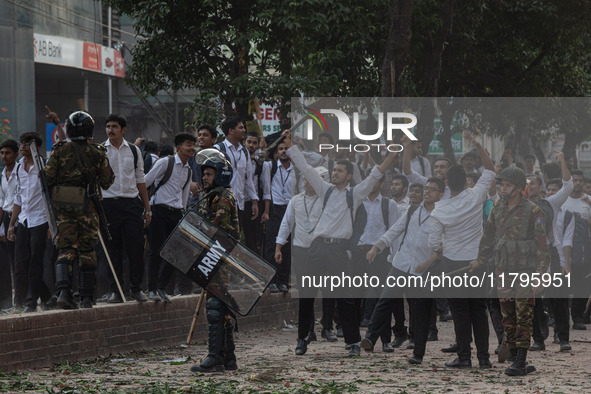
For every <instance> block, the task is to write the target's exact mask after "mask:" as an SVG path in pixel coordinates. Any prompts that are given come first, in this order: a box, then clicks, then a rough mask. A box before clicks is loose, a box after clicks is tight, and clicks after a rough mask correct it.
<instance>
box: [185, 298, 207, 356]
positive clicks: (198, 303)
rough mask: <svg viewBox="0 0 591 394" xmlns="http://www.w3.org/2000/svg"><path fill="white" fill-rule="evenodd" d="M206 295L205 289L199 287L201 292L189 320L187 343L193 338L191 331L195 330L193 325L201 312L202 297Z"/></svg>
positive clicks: (195, 324)
mask: <svg viewBox="0 0 591 394" xmlns="http://www.w3.org/2000/svg"><path fill="white" fill-rule="evenodd" d="M206 295H207V290H205V289H203V288H202V289H201V294H200V295H199V302H197V307H196V308H195V313H194V314H193V321H192V322H191V329H190V330H189V336H188V337H187V345H190V344H191V340H192V339H193V332H195V327H196V326H197V318H198V317H199V312H201V305H202V304H203V299H204V298H205V296H206Z"/></svg>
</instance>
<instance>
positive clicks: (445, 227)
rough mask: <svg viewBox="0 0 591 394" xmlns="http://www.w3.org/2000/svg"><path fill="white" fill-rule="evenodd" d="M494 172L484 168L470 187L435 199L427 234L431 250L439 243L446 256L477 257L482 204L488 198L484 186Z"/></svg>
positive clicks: (457, 259)
mask: <svg viewBox="0 0 591 394" xmlns="http://www.w3.org/2000/svg"><path fill="white" fill-rule="evenodd" d="M495 176H496V174H495V173H494V171H490V170H484V173H483V174H482V176H481V177H480V179H478V182H476V185H475V186H474V187H473V188H470V189H465V190H463V191H462V192H461V193H460V194H458V195H457V196H455V197H450V198H448V199H447V200H443V201H438V202H436V203H435V209H434V210H433V212H432V214H431V217H432V221H431V229H430V234H429V247H430V248H431V250H437V249H439V246H440V245H441V244H442V243H443V256H444V257H446V258H448V259H450V260H455V261H464V260H474V259H476V258H477V257H478V245H479V244H480V238H482V231H483V229H482V205H483V204H484V202H485V201H486V200H487V199H488V189H489V188H490V185H491V184H492V182H493V180H494V179H495Z"/></svg>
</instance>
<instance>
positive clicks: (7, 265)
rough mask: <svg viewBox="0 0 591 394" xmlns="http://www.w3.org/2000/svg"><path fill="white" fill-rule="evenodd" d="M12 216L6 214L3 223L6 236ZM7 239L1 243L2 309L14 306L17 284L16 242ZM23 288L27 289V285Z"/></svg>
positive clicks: (0, 306) (0, 277) (0, 301)
mask: <svg viewBox="0 0 591 394" xmlns="http://www.w3.org/2000/svg"><path fill="white" fill-rule="evenodd" d="M11 216H12V215H11V214H10V212H4V219H3V220H2V222H3V224H4V234H5V235H6V233H7V232H8V225H9V224H10V217H11ZM5 239H6V241H5V242H0V308H2V309H6V308H10V307H11V306H12V289H13V288H16V283H14V242H13V241H9V240H8V237H6V236H5ZM13 283H14V285H13ZM22 287H24V288H25V289H26V284H24V285H23V286H22ZM22 303H23V302H22V301H21V304H22Z"/></svg>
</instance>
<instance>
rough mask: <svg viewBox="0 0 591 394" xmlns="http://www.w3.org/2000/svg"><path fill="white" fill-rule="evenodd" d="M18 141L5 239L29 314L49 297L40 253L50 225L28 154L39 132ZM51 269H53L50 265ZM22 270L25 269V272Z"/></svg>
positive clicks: (38, 142) (42, 254)
mask: <svg viewBox="0 0 591 394" xmlns="http://www.w3.org/2000/svg"><path fill="white" fill-rule="evenodd" d="M19 140H20V151H21V154H22V156H23V157H22V159H21V160H20V161H19V162H18V164H17V165H16V170H15V171H16V173H17V187H16V194H15V198H14V207H13V210H12V217H11V218H10V224H9V227H8V239H9V240H11V241H14V242H15V244H14V249H15V274H16V275H17V276H21V275H23V276H24V275H26V276H27V295H26V300H25V309H24V311H23V312H24V313H29V312H35V311H36V310H37V299H38V298H39V297H41V301H42V302H45V301H47V300H49V298H50V297H51V291H50V289H49V287H48V286H47V285H46V284H45V282H44V281H43V268H44V267H43V256H44V254H45V246H46V240H47V232H48V230H49V225H48V223H47V213H46V211H45V206H44V202H43V194H42V192H41V182H40V181H39V173H38V172H37V170H36V169H35V165H34V163H33V157H32V156H31V142H32V141H35V143H36V145H37V149H39V147H40V146H41V143H42V140H41V137H40V136H39V134H38V133H35V132H33V131H30V132H27V133H24V134H21V136H20V138H19ZM17 220H18V226H16V224H17ZM50 269H51V270H53V269H54V267H53V265H52V266H51V268H50ZM23 272H28V275H27V274H23Z"/></svg>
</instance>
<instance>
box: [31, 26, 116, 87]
mask: <svg viewBox="0 0 591 394" xmlns="http://www.w3.org/2000/svg"><path fill="white" fill-rule="evenodd" d="M33 51H34V59H35V63H45V64H53V65H58V66H65V67H73V68H80V69H83V70H89V71H94V72H98V73H102V74H106V75H113V76H115V77H124V76H125V63H124V62H123V57H122V56H121V52H119V51H117V50H116V49H113V48H108V47H105V46H102V45H100V44H95V43H92V42H87V41H80V40H73V39H71V38H65V37H58V36H49V35H46V34H38V33H34V34H33Z"/></svg>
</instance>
